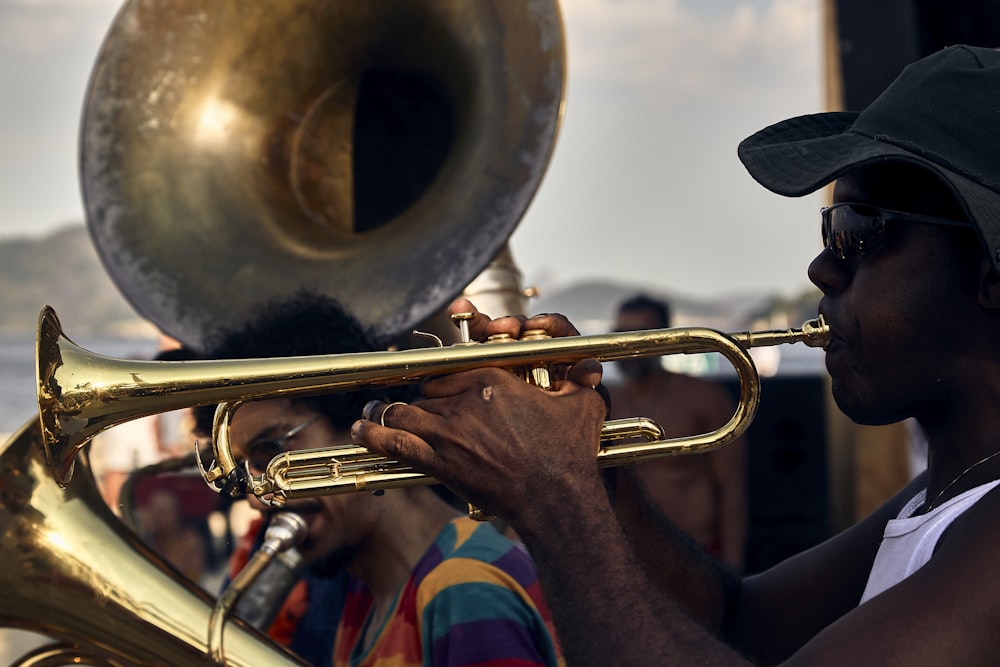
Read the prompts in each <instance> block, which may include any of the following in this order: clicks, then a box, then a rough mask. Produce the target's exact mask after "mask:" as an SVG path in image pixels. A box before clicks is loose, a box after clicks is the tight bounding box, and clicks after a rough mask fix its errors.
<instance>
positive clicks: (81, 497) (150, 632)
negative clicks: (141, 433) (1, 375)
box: [0, 420, 305, 667]
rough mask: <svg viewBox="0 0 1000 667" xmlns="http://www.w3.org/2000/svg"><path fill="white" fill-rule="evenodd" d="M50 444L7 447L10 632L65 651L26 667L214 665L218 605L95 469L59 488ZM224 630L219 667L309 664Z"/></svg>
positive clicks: (239, 628)
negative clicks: (116, 510)
mask: <svg viewBox="0 0 1000 667" xmlns="http://www.w3.org/2000/svg"><path fill="white" fill-rule="evenodd" d="M41 440H42V436H41V432H40V430H39V425H38V421H37V420H31V421H29V422H28V423H27V424H25V426H23V427H22V428H21V430H20V431H18V432H17V433H16V434H14V436H13V437H11V438H10V439H9V440H8V441H7V442H6V443H5V444H3V445H0V474H2V476H3V484H0V589H2V590H3V595H0V625H2V626H4V627H16V628H21V629H24V630H30V631H35V632H39V633H42V634H45V635H48V636H50V637H56V638H59V639H60V640H62V641H63V642H66V644H58V645H56V647H49V648H46V649H43V650H42V651H41V652H36V653H34V654H32V655H30V656H26V657H25V659H24V661H23V662H22V663H21V664H25V665H56V664H90V665H108V666H122V665H129V666H136V667H138V666H139V665H142V666H144V667H145V666H148V665H161V666H164V667H173V666H175V665H193V664H212V663H211V661H210V660H209V653H210V645H211V643H212V642H211V639H210V632H209V628H210V621H211V618H212V616H213V613H216V612H215V601H214V599H213V598H212V597H211V596H209V595H208V594H207V593H206V592H205V591H203V590H201V589H200V588H198V587H197V586H195V585H194V584H193V583H192V582H190V581H188V580H187V579H186V578H185V577H183V576H182V575H180V574H179V573H177V572H176V571H175V570H174V569H173V568H172V567H171V566H169V565H168V564H167V563H166V562H164V560H163V559H162V558H161V557H160V556H158V555H157V554H156V553H155V552H153V551H151V550H150V549H149V548H148V547H147V546H146V545H145V544H144V543H143V542H142V540H140V539H139V538H138V537H137V536H136V535H135V534H134V533H133V532H132V531H130V530H128V528H126V527H125V526H124V524H123V523H122V522H121V521H120V520H119V519H118V518H117V517H116V516H115V515H114V514H113V513H112V512H111V510H110V509H108V507H107V505H106V504H105V503H104V501H103V500H102V498H101V496H100V493H99V492H98V490H97V487H96V484H95V483H94V480H93V476H92V475H91V474H90V471H89V470H81V471H80V474H77V475H74V476H73V478H72V480H70V481H69V482H68V483H67V484H66V485H65V486H64V487H60V486H59V485H57V484H56V482H55V480H54V479H53V478H52V475H51V472H50V470H49V467H48V464H47V463H46V461H45V457H44V454H43V448H42V442H41ZM216 615H217V613H216ZM223 630H224V632H225V635H224V640H225V646H224V650H225V658H224V661H223V662H219V661H217V662H216V664H226V665H244V666H245V667H254V666H257V665H303V664H305V663H303V662H301V661H300V660H298V659H297V658H296V657H295V656H293V655H292V654H291V653H289V652H287V651H285V650H284V649H282V648H280V647H278V646H277V645H275V644H274V643H272V642H271V641H270V640H269V639H268V638H266V637H265V636H264V635H262V634H260V633H258V632H256V631H255V630H253V629H252V628H250V627H249V626H248V625H246V624H245V623H243V622H242V621H239V620H236V619H230V620H228V621H227V622H225V623H224V624H222V625H221V626H220V627H219V629H217V630H216V631H215V634H216V635H219V634H221V632H222V631H223ZM216 643H218V642H216ZM58 661H62V662H58Z"/></svg>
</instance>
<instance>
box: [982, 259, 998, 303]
mask: <svg viewBox="0 0 1000 667" xmlns="http://www.w3.org/2000/svg"><path fill="white" fill-rule="evenodd" d="M979 305H981V306H982V307H983V308H989V309H992V310H1000V272H998V271H997V267H996V265H995V264H994V263H993V262H992V261H990V260H989V259H988V258H983V260H982V261H981V262H980V263H979Z"/></svg>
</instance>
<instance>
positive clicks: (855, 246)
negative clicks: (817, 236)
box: [823, 204, 885, 259]
mask: <svg viewBox="0 0 1000 667" xmlns="http://www.w3.org/2000/svg"><path fill="white" fill-rule="evenodd" d="M884 241H885V223H884V220H883V219H882V216H881V213H880V212H879V210H878V209H875V208H870V207H868V206H860V205H857V204H845V205H842V206H835V207H832V208H830V209H828V210H827V211H826V216H825V220H824V221H823V245H824V246H825V247H827V248H829V249H830V250H832V251H833V252H834V254H836V255H837V257H840V258H841V259H846V258H847V257H855V256H857V255H864V254H865V253H870V252H874V251H876V250H878V249H879V248H881V247H882V244H883V242H884Z"/></svg>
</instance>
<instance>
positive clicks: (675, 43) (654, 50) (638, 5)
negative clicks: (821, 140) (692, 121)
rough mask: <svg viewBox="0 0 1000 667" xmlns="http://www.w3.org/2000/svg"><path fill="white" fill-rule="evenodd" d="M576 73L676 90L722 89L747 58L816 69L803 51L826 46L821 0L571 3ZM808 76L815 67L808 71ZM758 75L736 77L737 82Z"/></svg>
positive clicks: (775, 67)
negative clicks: (706, 8)
mask: <svg viewBox="0 0 1000 667" xmlns="http://www.w3.org/2000/svg"><path fill="white" fill-rule="evenodd" d="M562 6H563V14H564V18H565V24H566V33H567V41H568V43H569V52H570V54H571V61H570V72H571V76H576V77H580V78H583V79H588V80H604V81H615V82H619V83H621V82H630V83H632V84H633V85H649V82H650V81H657V80H660V81H669V82H670V85H671V87H672V88H673V89H674V90H675V91H678V92H687V93H698V92H704V91H706V90H717V89H718V86H719V81H718V76H719V73H720V72H732V73H738V74H746V73H748V70H749V68H748V67H747V66H746V63H747V61H748V55H752V58H750V60H752V63H753V65H754V66H755V67H759V66H760V65H761V64H762V63H763V64H766V65H769V67H768V68H765V71H770V72H772V73H773V72H776V71H793V72H796V73H798V74H801V73H803V72H804V71H806V69H807V68H810V66H811V63H809V62H805V63H804V62H802V59H801V57H800V54H801V53H802V52H803V51H804V50H808V49H810V48H813V49H815V50H816V51H817V53H818V50H819V48H820V46H819V44H818V43H817V41H816V35H817V31H816V30H815V26H816V25H817V23H818V21H819V12H820V9H821V8H820V2H819V0H774V1H773V2H769V3H760V2H758V3H755V4H751V3H743V4H740V5H739V6H738V7H737V8H736V9H735V11H731V12H723V13H710V14H707V13H704V12H699V11H697V9H698V8H697V6H694V7H688V6H685V5H683V4H681V3H680V2H678V1H677V0H565V2H564V3H563V5H562ZM808 73H809V74H812V73H813V71H812V70H811V69H810V70H809V72H808ZM756 80H757V77H752V78H750V79H747V78H746V77H744V76H738V77H737V76H733V77H730V78H729V79H728V80H727V82H726V83H728V84H729V85H733V86H748V85H753V84H754V83H755V81H756Z"/></svg>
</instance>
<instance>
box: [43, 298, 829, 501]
mask: <svg viewBox="0 0 1000 667" xmlns="http://www.w3.org/2000/svg"><path fill="white" fill-rule="evenodd" d="M457 319H458V321H459V324H460V326H461V325H462V324H463V322H462V318H461V317H458V318H457ZM38 332H39V333H38V345H37V363H38V383H39V389H38V404H39V417H40V424H41V430H42V440H43V444H44V449H45V453H46V460H47V462H48V464H49V467H50V469H51V472H52V474H53V476H54V478H55V479H56V481H57V482H59V483H60V484H66V483H68V481H69V479H70V478H71V477H72V474H73V463H74V460H75V458H76V455H77V453H78V452H79V450H80V449H82V448H83V447H85V446H86V444H87V442H89V440H90V438H92V437H93V436H94V435H96V434H97V433H99V432H100V431H102V430H104V429H106V428H109V427H111V426H113V425H115V424H118V423H121V422H124V421H128V420H130V419H135V418H138V417H142V416H146V415H150V414H156V413H159V412H167V411H170V410H176V409H181V408H185V407H194V406H199V405H211V404H219V408H218V409H217V411H216V417H215V425H214V427H215V437H214V438H213V442H212V447H213V452H214V456H215V460H214V461H213V462H212V463H211V464H210V465H209V466H208V467H207V468H203V469H202V475H203V477H204V479H205V481H206V482H207V483H208V484H209V485H211V486H212V487H213V488H216V489H225V490H226V491H227V493H230V494H231V495H240V494H243V495H245V494H253V495H257V496H258V497H262V498H263V499H267V500H268V501H270V502H272V504H278V505H280V504H282V503H283V502H284V501H285V500H287V499H289V498H295V497H309V496H320V495H329V494H335V493H343V492H349V491H358V490H369V491H379V490H382V489H388V488H396V487H402V486H412V485H416V484H432V483H435V481H436V480H434V479H432V478H430V477H428V476H426V475H424V474H423V473H420V472H419V471H416V470H413V469H412V468H410V467H408V466H407V465H405V464H403V463H402V462H399V461H393V460H391V459H388V458H386V457H382V456H379V455H376V454H374V453H372V452H370V451H369V450H367V449H365V448H363V447H357V446H354V445H348V446H343V447H330V448H322V449H318V450H310V451H297V452H289V453H286V454H279V455H278V456H277V457H275V458H274V459H273V460H272V461H271V463H270V464H269V465H268V466H267V469H266V470H265V471H264V473H263V474H262V475H261V476H258V477H254V476H253V475H251V474H250V473H249V471H248V470H247V469H246V468H244V467H241V466H240V465H239V464H238V463H237V461H236V459H235V457H234V455H233V453H232V450H231V447H230V443H229V437H228V423H229V418H230V417H231V415H232V413H233V412H234V411H235V409H236V408H237V407H238V406H239V404H240V403H242V402H245V401H249V400H256V399H263V398H277V397H285V396H296V395H298V396H304V395H310V394H322V393H329V392H339V391H352V390H359V389H366V388H374V387H386V386H393V385H401V384H410V383H416V382H419V381H421V380H422V379H424V378H428V377H431V376H438V375H446V374H450V373H458V372H462V371H466V370H472V369H475V368H485V367H495V368H506V369H510V370H512V371H514V372H516V373H518V374H521V375H523V376H524V377H525V379H526V380H527V381H530V382H532V383H533V384H537V385H538V386H539V387H541V388H542V389H544V388H546V385H547V383H548V381H549V380H548V377H549V372H550V370H551V369H552V368H554V367H556V366H558V365H568V364H573V363H576V362H579V361H582V360H584V359H596V360H598V361H602V362H603V361H616V360H619V359H626V358H630V357H640V356H665V355H673V354H693V353H705V352H718V353H720V354H722V355H723V356H724V357H725V358H726V359H727V360H728V361H729V362H730V363H731V364H732V366H733V368H734V369H735V371H736V374H737V377H738V379H739V385H740V391H739V396H740V400H739V403H738V404H737V406H736V409H735V410H734V412H733V415H732V417H731V418H730V419H729V421H728V422H726V424H724V425H723V426H721V427H720V428H718V429H716V430H714V431H711V432H708V433H704V434H700V435H696V436H690V437H686V438H665V437H664V432H663V429H662V428H661V427H660V426H659V425H658V424H656V423H655V422H654V421H653V420H650V419H647V418H645V417H635V418H630V419H624V420H614V421H609V422H606V423H605V425H604V429H603V430H602V434H601V447H600V450H599V452H598V454H597V460H598V464H599V465H601V466H602V467H608V466H618V465H627V464H632V463H638V462H640V461H645V460H649V459H653V458H657V457H660V456H668V455H681V454H690V453H697V452H704V451H709V450H713V449H717V448H719V447H723V446H725V445H726V444H728V443H730V442H732V441H733V440H735V439H736V438H738V437H739V436H741V435H742V434H743V433H744V432H745V431H746V429H747V428H748V427H749V426H750V423H751V422H752V421H753V418H754V415H755V414H756V411H757V408H758V406H759V404H760V377H759V375H758V373H757V370H756V367H755V365H754V362H753V359H752V358H751V356H750V354H749V350H750V349H751V348H754V347H761V346H770V345H781V344H792V343H799V342H801V343H804V344H806V345H808V346H810V347H822V346H824V345H825V344H826V342H827V341H828V339H829V335H830V332H829V327H828V326H827V325H826V323H825V322H824V321H823V319H822V317H820V318H818V319H815V320H810V321H808V322H806V323H804V324H803V325H802V327H801V328H798V329H784V330H769V331H758V332H749V331H746V332H740V333H729V334H727V333H722V332H719V331H716V330H714V329H707V328H695V327H684V328H672V329H653V330H648V331H630V332H623V333H613V334H603V335H592V336H574V337H567V338H548V337H547V336H545V334H544V332H532V334H531V335H529V336H526V337H525V338H522V339H521V340H511V341H493V342H487V343H475V342H473V341H471V340H469V338H468V331H467V329H466V328H464V327H463V328H462V332H463V333H462V340H461V341H460V342H459V343H456V344H454V345H449V346H441V347H432V348H420V349H415V350H400V351H383V352H368V353H352V354H336V355H320V356H313V357H286V358H272V359H242V360H226V361H173V362H170V361H133V360H121V359H114V358H111V357H106V356H103V355H99V354H95V353H93V352H90V351H88V350H85V349H83V348H81V347H79V346H77V345H76V344H74V343H73V342H72V341H70V340H69V339H68V338H67V337H66V336H65V335H64V334H63V332H62V328H61V326H60V324H59V320H58V317H57V316H56V314H55V312H54V311H53V310H52V309H51V308H48V307H46V308H45V309H43V310H42V312H41V314H40V316H39V326H38ZM636 438H639V439H641V440H642V442H621V441H622V440H632V439H636Z"/></svg>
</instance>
